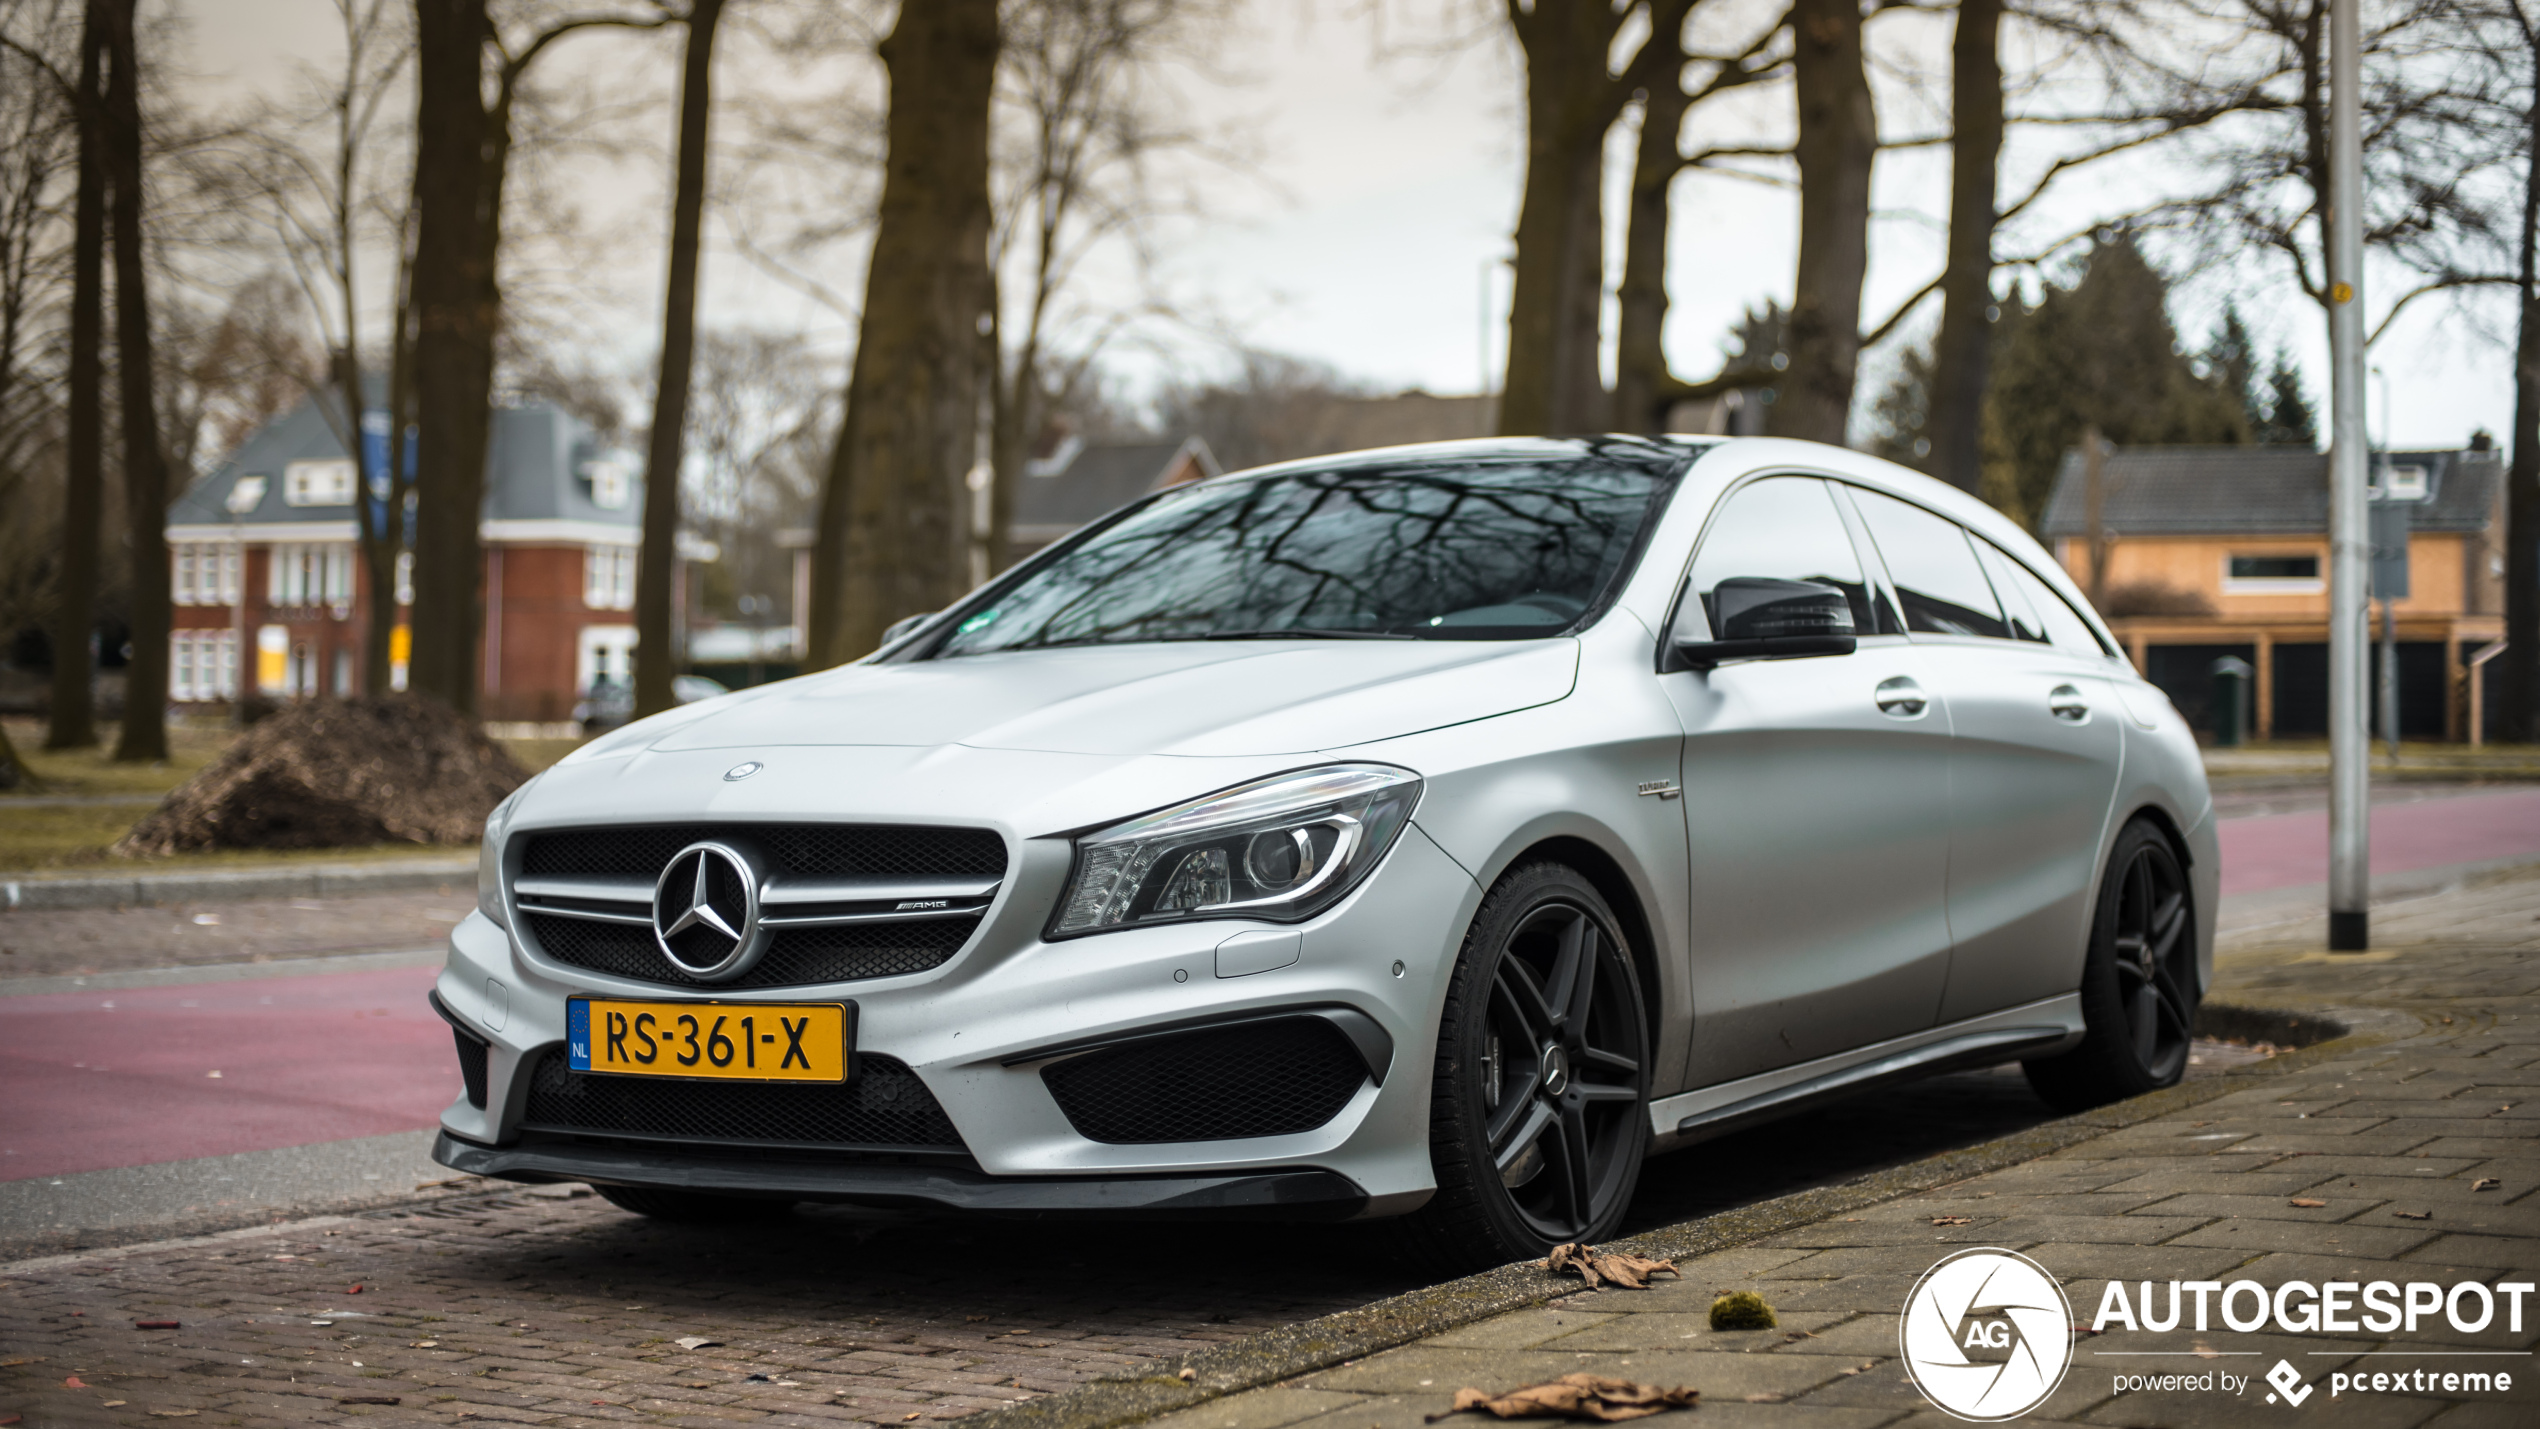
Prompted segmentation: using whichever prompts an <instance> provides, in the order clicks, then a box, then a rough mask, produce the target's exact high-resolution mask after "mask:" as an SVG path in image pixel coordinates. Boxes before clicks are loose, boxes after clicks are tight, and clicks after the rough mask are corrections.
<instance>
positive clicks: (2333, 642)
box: [2327, 0, 2372, 952]
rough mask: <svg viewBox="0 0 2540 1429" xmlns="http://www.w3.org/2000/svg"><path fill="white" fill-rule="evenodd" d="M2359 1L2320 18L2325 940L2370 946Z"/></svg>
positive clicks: (2343, 1) (2342, 3)
mask: <svg viewBox="0 0 2540 1429" xmlns="http://www.w3.org/2000/svg"><path fill="white" fill-rule="evenodd" d="M2359 3H2360V0H2333V8H2332V9H2331V11H2330V15H2329V126H2328V168H2329V212H2328V234H2327V238H2328V278H2329V288H2328V347H2329V390H2330V394H2331V427H2330V432H2331V437H2330V443H2329V456H2328V553H2329V555H2328V830H2329V834H2328V842H2329V852H2328V946H2329V949H2330V951H2332V952H2361V951H2362V950H2363V949H2365V948H2366V947H2369V946H2370V945H2371V922H2370V919H2371V915H2370V912H2369V909H2370V907H2371V901H2372V844H2371V822H2370V820H2371V812H2372V807H2371V794H2372V791H2371V785H2370V783H2369V780H2370V778H2371V771H2370V767H2369V760H2370V758H2371V746H2370V745H2369V743H2368V742H2367V740H2366V735H2365V728H2364V699H2365V694H2364V685H2365V678H2364V675H2365V665H2366V647H2365V641H2366V639H2367V638H2368V635H2367V622H2368V621H2369V619H2370V612H2369V610H2368V608H2367V606H2366V603H2365V602H2366V599H2367V595H2368V591H2369V585H2368V581H2369V562H2370V559H2371V551H2372V535H2371V532H2370V530H2369V529H2368V517H2367V513H2366V509H2365V505H2364V501H2365V496H2364V460H2365V458H2364V446H2365V436H2364V312H2363V308H2364V305H2363V281H2364V265H2363V256H2364V254H2363V249H2364V232H2363V187H2364V161H2363V152H2364V151H2363V126H2362V108H2361V105H2360V103H2359V98H2360V90H2361V86H2362V82H2363V63H2362V58H2361V55H2360V54H2359V53H2358V48H2359V42H2360V39H2361V36H2360V34H2359V30H2360V28H2361V27H2360V26H2359V24H2358V23H2357V13H2356V12H2357V8H2358V6H2359Z"/></svg>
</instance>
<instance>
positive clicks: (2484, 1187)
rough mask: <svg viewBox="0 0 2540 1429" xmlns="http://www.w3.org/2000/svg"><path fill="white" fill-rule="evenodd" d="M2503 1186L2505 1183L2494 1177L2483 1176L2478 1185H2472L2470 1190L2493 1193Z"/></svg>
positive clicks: (2477, 1182)
mask: <svg viewBox="0 0 2540 1429" xmlns="http://www.w3.org/2000/svg"><path fill="white" fill-rule="evenodd" d="M2503 1184H2505V1183H2504V1182H2502V1181H2499V1180H2497V1179H2496V1178H2495V1177H2493V1176H2481V1177H2479V1178H2478V1180H2477V1181H2476V1183H2474V1184H2473V1185H2471V1187H2470V1189H2471V1190H2473V1191H2493V1190H2495V1189H2496V1188H2497V1187H2499V1186H2501V1185H2503Z"/></svg>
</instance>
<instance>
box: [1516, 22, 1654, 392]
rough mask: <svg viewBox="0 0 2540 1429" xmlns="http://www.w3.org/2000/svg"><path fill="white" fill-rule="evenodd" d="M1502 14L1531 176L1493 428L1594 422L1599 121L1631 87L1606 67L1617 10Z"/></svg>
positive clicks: (1600, 234)
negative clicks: (1521, 75) (1513, 47)
mask: <svg viewBox="0 0 2540 1429" xmlns="http://www.w3.org/2000/svg"><path fill="white" fill-rule="evenodd" d="M1509 22H1510V24H1511V25H1512V26H1513V27H1514V29H1515V30H1516V34H1517V42H1518V44H1519V45H1521V46H1522V47H1523V48H1524V50H1525V54H1526V185H1525V192H1524V195H1523V197H1521V198H1520V199H1519V201H1518V206H1517V259H1516V267H1517V274H1516V283H1515V285H1514V291H1512V292H1511V293H1510V295H1509V304H1508V367H1507V375H1506V377H1505V378H1503V379H1502V381H1501V384H1500V388H1501V390H1500V397H1499V430H1500V432H1501V434H1502V435H1506V436H1536V435H1542V434H1546V433H1563V434H1570V433H1578V432H1588V431H1595V430H1597V429H1599V428H1602V427H1603V426H1604V425H1605V424H1606V422H1607V421H1608V420H1610V417H1611V411H1612V408H1611V404H1610V399H1609V398H1608V397H1607V396H1606V394H1605V383H1604V379H1603V377H1602V375H1601V374H1600V373H1599V372H1598V370H1597V335H1598V334H1597V324H1598V320H1599V319H1600V317H1601V316H1602V311H1601V310H1602V308H1603V306H1604V271H1605V270H1604V259H1605V253H1604V241H1603V240H1604V204H1603V198H1604V194H1603V185H1602V183H1601V182H1600V180H1601V178H1602V176H1603V172H1604V167H1605V131H1606V130H1607V129H1609V128H1611V127H1612V126H1613V123H1614V119H1615V116H1616V114H1617V113H1618V112H1619V110H1620V108H1621V105H1622V103H1623V100H1624V98H1625V97H1626V91H1624V90H1623V88H1622V86H1621V85H1619V84H1618V83H1616V81H1615V80H1614V78H1613V76H1612V74H1611V73H1610V72H1609V71H1608V69H1607V65H1606V59H1607V54H1608V52H1609V50H1610V48H1611V46H1612V44H1613V41H1614V31H1615V28H1616V26H1617V25H1618V24H1619V22H1620V17H1619V16H1617V15H1616V14H1615V13H1614V12H1613V10H1612V7H1611V6H1609V5H1607V4H1604V3H1602V0H1595V3H1590V0H1572V3H1568V4H1561V5H1539V6H1537V7H1536V8H1535V9H1534V10H1532V11H1521V10H1518V9H1517V8H1516V7H1515V6H1514V5H1513V4H1512V5H1511V6H1510V8H1509Z"/></svg>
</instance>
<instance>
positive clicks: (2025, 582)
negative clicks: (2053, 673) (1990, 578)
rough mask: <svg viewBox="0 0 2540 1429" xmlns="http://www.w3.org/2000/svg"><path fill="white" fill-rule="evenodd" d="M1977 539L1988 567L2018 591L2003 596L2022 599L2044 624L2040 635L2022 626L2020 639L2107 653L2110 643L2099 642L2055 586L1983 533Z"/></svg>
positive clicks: (2095, 653) (2084, 652)
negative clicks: (1982, 535) (1990, 540)
mask: <svg viewBox="0 0 2540 1429" xmlns="http://www.w3.org/2000/svg"><path fill="white" fill-rule="evenodd" d="M1976 539H1977V542H1978V544H1980V545H1982V546H1983V547H1984V551H1985V557H1986V560H1985V564H1986V566H1987V568H1988V569H1991V570H1994V571H1996V572H1999V573H2001V576H2002V578H2003V583H2004V584H2006V585H2008V586H2009V587H2010V588H2011V591H2016V592H2017V594H2016V595H2014V594H2012V593H2011V591H2006V592H2005V593H2004V596H2003V598H2004V599H2005V600H2014V599H2023V600H2024V601H2025V603H2026V605H2027V606H2028V609H2029V612H2030V615H2031V618H2032V619H2033V620H2034V621H2035V622H2036V623H2037V625H2038V626H2039V627H2040V628H2041V632H2042V633H2040V634H2037V635H2031V634H2029V633H2028V632H2027V630H2026V629H2023V630H2022V631H2021V632H2020V638H2021V639H2023V640H2044V641H2045V642H2046V643H2048V644H2050V645H2052V646H2054V647H2055V648H2056V649H2058V650H2063V651H2068V652H2070V653H2072V654H2075V655H2090V656H2101V655H2105V654H2107V653H2108V649H2107V647H2106V646H2104V645H2102V644H2100V643H2099V637H2098V636H2097V635H2094V634H2092V633H2091V629H2090V622H2089V621H2087V620H2084V619H2082V618H2081V615H2080V613H2079V612H2077V611H2075V610H2074V609H2073V608H2072V606H2070V605H2068V604H2066V603H2065V600H2064V598H2063V597H2062V596H2060V595H2057V594H2056V593H2055V588H2054V587H2053V586H2050V585H2048V584H2047V583H2046V582H2045V580H2044V579H2043V578H2042V577H2040V576H2039V575H2038V574H2037V573H2036V572H2035V571H2032V570H2030V569H2029V568H2028V567H2027V566H2026V565H2024V564H2022V563H2021V562H2020V561H2019V559H2018V558H2016V557H2014V556H2012V555H2011V554H2010V553H2009V552H2007V551H2005V550H2003V549H2002V548H2001V547H1999V546H1996V545H1994V544H1992V543H1991V542H1989V541H1986V540H1984V538H1983V537H1981V536H1979V537H1977V538H1976Z"/></svg>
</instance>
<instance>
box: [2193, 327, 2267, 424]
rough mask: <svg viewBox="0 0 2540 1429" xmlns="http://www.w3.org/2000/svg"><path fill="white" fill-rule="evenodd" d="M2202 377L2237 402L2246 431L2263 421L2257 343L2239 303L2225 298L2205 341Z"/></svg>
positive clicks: (2263, 422)
mask: <svg viewBox="0 0 2540 1429" xmlns="http://www.w3.org/2000/svg"><path fill="white" fill-rule="evenodd" d="M2205 378H2206V380H2207V381H2209V382H2211V383H2213V384H2214V386H2215V387H2216V388H2218V389H2220V390H2221V392H2222V393H2223V395H2224V396H2226V397H2228V398H2230V399H2231V400H2233V401H2236V402H2238V403H2239V404H2240V410H2241V412H2242V413H2243V414H2244V415H2245V416H2246V417H2247V419H2248V422H2249V430H2251V431H2253V432H2254V431H2256V430H2258V428H2260V427H2262V426H2264V425H2265V424H2266V416H2267V409H2266V404H2265V401H2264V399H2263V398H2262V397H2261V396H2260V394H2259V390H2258V345H2257V343H2256V342H2255V341H2253V340H2252V339H2251V338H2250V336H2249V325H2248V324H2247V323H2244V322H2242V321H2241V320H2240V308H2239V305H2238V304H2236V303H2232V302H2230V301H2228V300H2226V301H2225V302H2224V303H2223V315H2222V321H2221V322H2219V323H2217V324H2215V326H2214V335H2213V337H2212V338H2211V339H2210V340H2208V341H2207V342H2206V344H2205Z"/></svg>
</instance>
